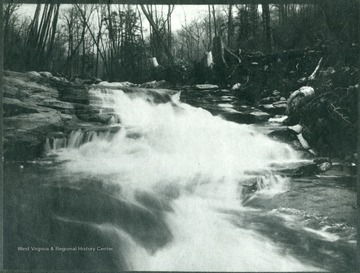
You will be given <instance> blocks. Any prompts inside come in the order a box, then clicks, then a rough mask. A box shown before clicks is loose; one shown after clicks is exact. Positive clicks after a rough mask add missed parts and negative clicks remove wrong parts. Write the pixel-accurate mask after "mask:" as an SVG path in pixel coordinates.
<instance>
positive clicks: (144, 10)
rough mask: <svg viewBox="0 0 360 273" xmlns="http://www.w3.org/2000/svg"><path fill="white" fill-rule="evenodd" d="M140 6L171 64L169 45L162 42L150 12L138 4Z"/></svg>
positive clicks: (171, 57) (172, 61) (172, 62)
mask: <svg viewBox="0 0 360 273" xmlns="http://www.w3.org/2000/svg"><path fill="white" fill-rule="evenodd" d="M140 7H141V9H142V11H143V13H144V15H145V17H146V19H147V20H148V21H149V23H150V25H151V26H152V29H153V31H154V33H155V34H156V36H157V38H158V39H159V41H160V43H161V45H162V46H163V47H164V50H165V54H166V56H167V57H168V59H169V61H170V63H171V65H173V64H174V59H173V56H172V54H171V51H170V49H169V47H168V46H167V45H166V43H165V42H164V40H163V39H162V37H161V34H160V33H159V30H158V27H157V25H156V23H155V22H154V20H153V18H152V16H150V14H149V13H148V12H147V11H146V9H145V6H144V5H140Z"/></svg>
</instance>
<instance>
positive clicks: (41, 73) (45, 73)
mask: <svg viewBox="0 0 360 273" xmlns="http://www.w3.org/2000/svg"><path fill="white" fill-rule="evenodd" d="M39 74H40V75H41V76H42V77H45V78H52V77H53V75H52V74H51V73H50V72H47V71H41V72H39Z"/></svg>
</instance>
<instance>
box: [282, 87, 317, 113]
mask: <svg viewBox="0 0 360 273" xmlns="http://www.w3.org/2000/svg"><path fill="white" fill-rule="evenodd" d="M314 94H315V91H314V88H312V87H311V86H303V87H300V89H298V90H296V91H295V92H293V93H292V94H291V95H290V97H289V99H288V101H287V110H288V112H289V113H292V112H294V111H295V110H296V109H297V108H298V107H299V105H300V104H301V102H302V100H303V99H304V98H306V97H311V96H313V95H314Z"/></svg>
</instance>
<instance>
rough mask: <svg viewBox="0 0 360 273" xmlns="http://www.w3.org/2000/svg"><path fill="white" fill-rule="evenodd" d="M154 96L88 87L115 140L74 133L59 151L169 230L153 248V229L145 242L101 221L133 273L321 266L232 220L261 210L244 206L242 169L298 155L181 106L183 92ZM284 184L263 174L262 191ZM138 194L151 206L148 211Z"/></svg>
mask: <svg viewBox="0 0 360 273" xmlns="http://www.w3.org/2000/svg"><path fill="white" fill-rule="evenodd" d="M152 92H153V93H152V94H151V93H147V92H145V91H144V92H139V93H132V94H127V93H125V92H123V91H121V90H113V89H96V88H94V89H92V90H90V94H91V95H92V97H93V98H94V99H93V100H92V103H93V104H96V105H101V106H102V107H104V108H105V109H109V108H111V109H113V113H114V116H116V117H118V120H120V121H121V128H120V129H119V130H118V131H117V132H116V133H114V134H112V135H111V137H109V134H102V135H100V134H94V133H92V134H89V133H84V131H81V130H78V131H74V132H73V133H72V134H71V135H70V137H69V140H68V143H67V148H66V149H60V150H57V151H56V152H57V154H58V156H59V159H60V160H64V162H65V163H64V168H65V170H66V171H67V172H70V174H82V175H83V174H86V175H89V176H91V177H96V178H97V179H100V180H103V181H106V183H107V185H109V186H119V187H120V188H121V190H120V191H119V192H118V193H117V199H118V200H122V201H126V202H127V204H132V205H133V206H134V207H137V208H139V209H140V208H141V210H145V211H150V213H149V214H150V216H151V217H155V216H156V217H161V219H162V221H164V223H165V225H166V227H167V228H166V229H165V228H164V229H163V230H155V231H154V232H155V234H156V233H161V232H165V231H164V230H169V232H170V233H171V235H169V236H168V237H169V238H170V239H169V240H164V242H163V243H161V244H160V243H159V245H157V246H153V245H152V246H149V245H150V244H149V243H147V241H146V240H150V239H148V238H147V237H151V236H155V235H150V234H152V231H151V230H145V231H144V232H145V235H144V236H145V237H142V234H140V233H139V234H135V233H134V231H130V230H126V228H125V229H121V228H119V227H116V226H115V225H114V226H112V225H111V223H107V224H102V225H99V226H100V228H102V229H103V230H104V232H105V231H106V230H109V228H110V229H111V228H112V229H115V231H116V232H115V233H116V234H117V236H118V239H119V241H121V242H123V243H122V246H123V248H126V249H123V251H122V254H123V256H124V257H125V259H126V261H127V266H128V267H129V269H132V270H154V271H156V270H169V271H171V270H192V271H194V270H205V271H278V270H283V271H292V270H296V271H305V270H316V268H314V267H312V266H310V265H307V264H306V263H304V262H301V261H299V260H297V259H295V258H293V257H291V256H290V255H287V254H286V253H284V251H281V250H280V249H279V247H278V246H276V245H275V244H274V243H272V242H271V241H270V240H269V239H266V238H265V237H264V236H262V235H260V234H258V233H256V232H255V231H252V230H248V229H245V228H241V227H239V226H236V225H234V224H233V222H232V221H231V218H232V216H233V212H241V213H244V212H245V213H246V212H247V211H252V210H255V209H250V208H246V207H243V206H242V205H241V194H240V193H241V187H242V183H244V181H245V180H246V177H247V176H246V172H251V171H256V170H259V169H260V170H266V169H269V167H268V166H269V164H271V163H274V162H277V163H279V162H280V163H281V162H291V161H297V160H299V158H298V155H297V154H296V152H295V151H294V150H292V149H291V148H290V147H289V146H288V145H286V144H282V143H279V142H275V141H273V140H271V139H269V138H267V137H265V136H263V135H261V134H260V133H258V132H256V131H255V130H254V129H253V128H252V127H251V126H249V125H239V124H236V123H232V122H227V121H225V120H223V119H221V118H220V117H215V116H213V115H211V114H210V113H209V112H207V111H205V110H203V109H201V108H194V107H191V106H189V105H187V104H184V103H181V102H180V101H179V94H176V95H173V96H171V97H170V96H168V95H166V94H164V93H156V91H152ZM154 94H155V95H156V96H154ZM154 98H156V99H154ZM159 98H160V101H161V102H160V103H159ZM167 98H170V99H167ZM114 126H118V125H116V124H115V125H114ZM74 183H76V182H74ZM286 183H287V182H286V180H285V178H283V177H281V176H270V177H267V178H262V180H261V181H259V185H260V184H261V187H260V191H259V194H261V193H264V192H265V193H266V192H267V193H269V194H270V195H271V194H276V192H281V191H284V189H285V188H286ZM140 193H146V196H150V197H149V198H150V199H151V200H155V201H153V202H152V203H150V205H151V210H150V209H149V207H148V206H147V205H146V204H148V203H147V202H145V201H144V200H148V199H144V198H142V197H141V196H140V197H139V194H140ZM158 203H159V204H160V205H159V207H156V208H155V209H154V206H155V205H154V204H158ZM164 204H165V205H164ZM166 204H168V206H167V205H166ZM159 211H160V212H159ZM103 213H104V214H106V213H107V212H106V211H104V212H103ZM156 217H155V221H156V219H158V218H156ZM128 220H129V221H131V219H128ZM125 221H127V220H125ZM149 221H150V220H149ZM155 237H156V236H155ZM164 237H165V235H164ZM139 238H140V239H139ZM145 238H147V239H145ZM156 238H157V237H156ZM159 238H162V237H161V235H159ZM159 240H160V239H159Z"/></svg>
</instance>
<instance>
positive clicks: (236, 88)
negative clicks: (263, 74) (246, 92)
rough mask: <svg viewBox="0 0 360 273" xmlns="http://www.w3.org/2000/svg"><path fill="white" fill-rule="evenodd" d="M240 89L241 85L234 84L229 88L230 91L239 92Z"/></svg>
mask: <svg viewBox="0 0 360 273" xmlns="http://www.w3.org/2000/svg"><path fill="white" fill-rule="evenodd" d="M240 88H241V83H235V84H234V85H233V87H231V90H239V89H240Z"/></svg>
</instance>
